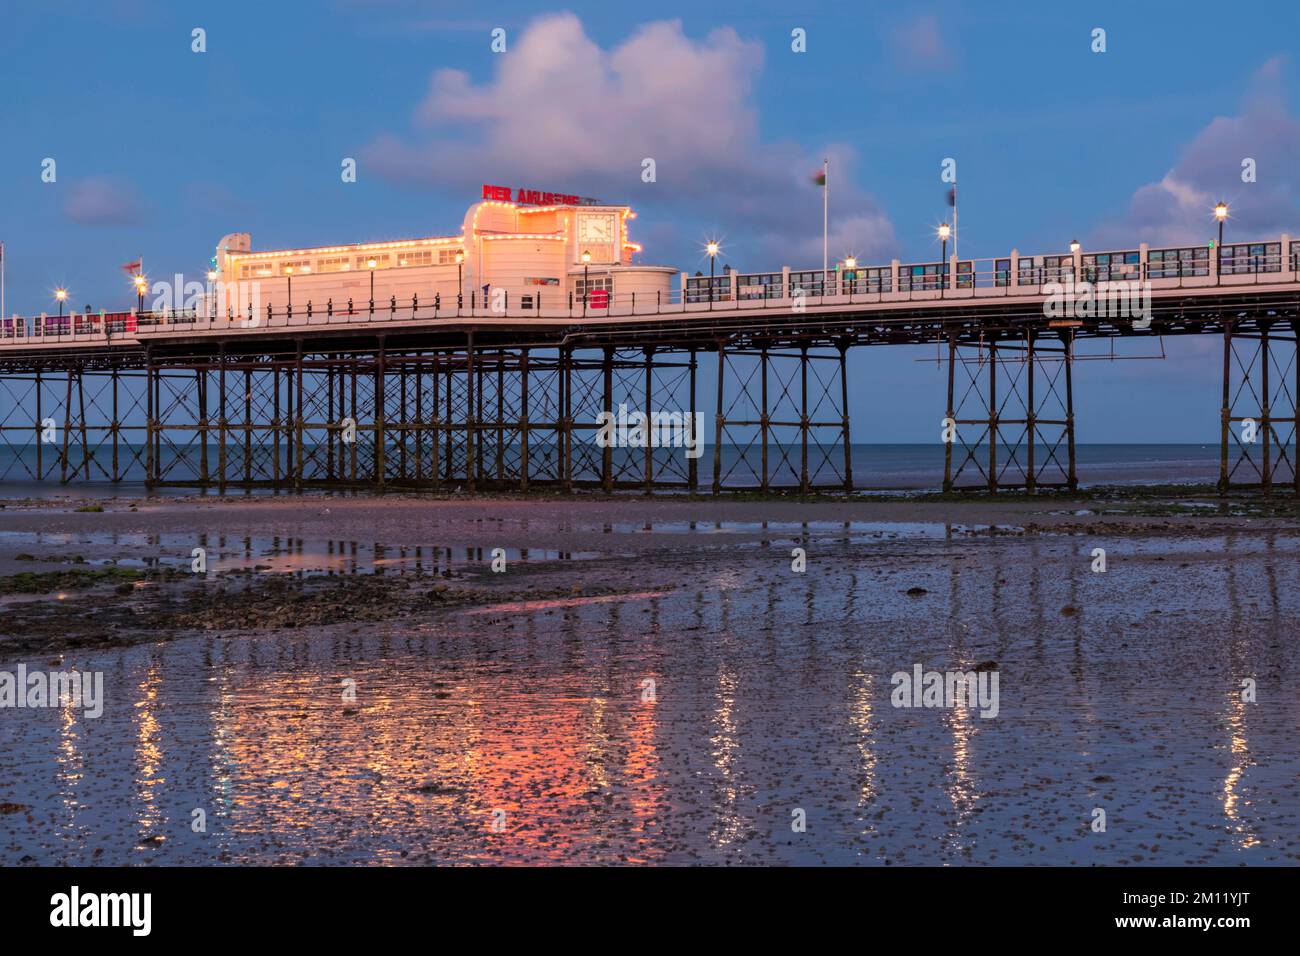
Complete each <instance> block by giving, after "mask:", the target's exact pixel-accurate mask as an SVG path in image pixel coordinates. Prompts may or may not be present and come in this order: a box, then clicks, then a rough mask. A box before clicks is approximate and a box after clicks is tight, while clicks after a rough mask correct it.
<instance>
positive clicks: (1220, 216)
mask: <svg viewBox="0 0 1300 956" xmlns="http://www.w3.org/2000/svg"><path fill="white" fill-rule="evenodd" d="M1214 218H1215V219H1217V220H1219V244H1218V245H1217V246H1215V247H1214V281H1215V284H1216V285H1217V284H1218V283H1221V282H1222V281H1223V221H1224V220H1225V219H1227V218H1228V204H1227V203H1226V202H1223V201H1222V200H1220V201H1219V202H1218V204H1217V205H1216V206H1215V207H1214Z"/></svg>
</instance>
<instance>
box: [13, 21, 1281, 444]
mask: <svg viewBox="0 0 1300 956" xmlns="http://www.w3.org/2000/svg"><path fill="white" fill-rule="evenodd" d="M1248 9H1249V14H1248V15H1241V16H1237V15H1233V13H1232V8H1230V7H1224V6H1223V5H1222V4H1221V3H1220V4H1211V3H1209V2H1187V0H1183V2H1177V3H1175V2H1163V0H1153V2H1143V3H1140V4H1135V3H1132V2H1127V3H1111V2H1090V3H1088V4H1071V5H1045V4H1041V3H1018V2H1012V3H1000V4H990V3H906V2H893V3H889V4H884V3H877V4H851V5H850V4H844V3H817V2H811V3H800V4H789V3H781V4H777V3H767V2H761V0H749V2H743V3H708V4H701V3H698V2H697V3H689V4H688V3H677V2H660V3H656V4H652V5H651V4H631V3H615V4H610V3H600V4H594V3H593V4H587V3H573V4H568V5H566V6H555V7H546V6H541V5H536V4H517V3H509V2H504V3H503V2H485V0H478V2H473V3H460V2H445V3H432V2H427V0H426V2H418V0H325V2H320V3H311V4H308V3H256V4H255V3H245V2H239V0H232V2H227V3H223V4H219V5H209V4H196V3H192V2H170V3H168V2H161V0H98V2H93V3H91V2H72V0H66V2H49V3H42V4H19V3H16V2H14V0H0V81H2V82H0V89H3V90H4V93H3V94H2V95H0V241H3V242H4V243H5V260H6V262H5V265H6V273H7V285H6V300H7V301H6V304H7V309H8V311H9V312H11V313H12V312H18V313H22V314H32V313H36V312H40V311H42V310H47V309H50V310H52V309H53V308H54V302H53V290H54V289H55V288H58V287H66V288H68V289H69V290H70V294H71V298H72V301H73V302H74V303H77V304H78V305H82V304H92V305H93V306H94V307H95V308H100V307H104V308H116V307H129V305H131V304H132V301H131V300H132V299H133V294H132V291H131V289H130V286H129V283H128V282H127V279H126V276H125V274H124V273H123V271H122V269H121V266H122V264H123V263H125V262H128V261H130V260H133V259H135V258H136V257H138V256H143V257H144V259H145V262H146V266H147V269H148V271H149V273H150V274H152V275H155V276H157V275H165V276H170V275H172V274H173V273H176V272H182V273H186V274H193V276H194V277H201V274H202V273H203V271H204V270H206V268H207V262H208V259H209V257H210V256H211V255H212V254H213V251H214V247H215V245H216V243H217V241H218V240H219V239H220V237H221V236H223V235H224V234H226V233H230V232H237V231H244V232H250V233H252V236H253V247H254V249H257V248H278V247H299V246H312V245H324V244H333V243H348V242H364V241H375V240H382V239H394V238H402V237H408V236H424V235H452V234H455V233H456V232H457V230H458V228H459V224H460V222H461V220H462V218H463V216H464V211H465V209H466V207H467V206H468V205H469V204H470V203H471V202H473V201H474V200H475V199H476V198H477V197H478V194H479V192H480V186H481V184H483V183H502V184H506V185H511V186H514V187H519V186H527V187H535V188H540V189H545V190H555V191H562V192H574V193H579V194H582V195H587V196H596V197H599V198H602V199H605V200H607V201H611V202H627V203H630V204H631V205H633V207H634V208H635V209H636V210H637V213H638V218H637V219H636V221H635V222H634V223H633V232H632V238H633V239H634V240H635V241H638V242H641V243H642V244H643V245H644V247H645V252H644V254H643V256H642V261H645V262H651V263H665V264H671V265H674V266H676V267H679V268H683V269H686V270H688V271H694V270H695V269H697V268H704V269H706V270H707V256H706V255H705V254H704V252H703V244H704V242H705V241H707V240H708V239H711V238H717V239H720V240H721V242H722V246H723V253H722V257H721V258H722V261H723V262H725V263H727V264H730V265H732V266H734V267H735V268H738V269H740V270H742V271H760V270H768V269H776V268H779V267H780V266H781V265H783V264H790V265H792V266H796V267H798V266H803V267H805V268H814V267H816V266H819V265H820V261H821V226H822V221H821V212H822V209H821V195H820V192H819V190H818V189H817V188H816V187H815V186H814V185H813V184H812V183H811V181H810V176H811V174H812V173H813V172H814V171H815V170H816V169H817V168H818V167H819V166H820V164H821V160H822V158H823V157H829V158H830V163H831V176H830V190H831V192H830V198H831V202H830V234H831V239H830V253H831V256H832V258H837V259H838V258H842V257H844V256H846V255H855V256H856V257H857V258H858V260H859V262H861V263H863V264H867V263H887V262H888V261H889V260H890V259H891V258H893V257H895V256H897V257H899V258H901V259H903V261H908V260H917V259H933V258H936V257H937V254H938V248H937V246H938V240H937V239H936V238H935V227H936V225H937V224H938V223H939V222H941V221H943V220H944V219H946V218H947V217H948V214H949V210H948V207H947V205H946V199H945V191H946V186H945V185H944V184H943V183H941V181H940V174H941V169H942V163H943V161H944V160H945V159H949V158H951V159H954V160H955V161H956V164H957V179H958V184H959V185H958V188H959V212H960V218H959V237H960V243H961V245H960V253H961V255H962V257H963V258H966V257H972V256H973V257H978V258H984V257H993V256H998V255H1004V254H1006V253H1007V252H1008V251H1009V250H1010V249H1011V248H1013V247H1015V248H1018V249H1020V250H1021V251H1023V252H1035V253H1050V252H1063V251H1065V249H1066V247H1067V246H1068V244H1069V241H1070V240H1071V239H1075V238H1077V239H1079V240H1080V241H1081V242H1082V243H1083V245H1084V248H1085V249H1088V248H1094V249H1097V248H1106V247H1110V248H1117V247H1132V246H1134V245H1135V244H1136V243H1137V242H1141V241H1146V242H1150V243H1152V244H1166V243H1169V244H1173V243H1182V242H1197V243H1203V242H1205V241H1207V240H1208V239H1209V238H1210V237H1211V236H1212V235H1213V229H1214V226H1213V218H1212V215H1211V213H1210V208H1211V207H1212V206H1213V204H1214V203H1215V201H1217V200H1218V199H1220V198H1223V199H1225V200H1226V201H1228V202H1229V203H1230V204H1231V207H1232V218H1231V220H1230V222H1229V224H1228V230H1229V233H1228V234H1229V238H1233V237H1239V238H1243V239H1244V238H1252V239H1255V238H1261V239H1262V238H1266V237H1276V236H1277V235H1279V234H1280V233H1282V232H1289V233H1291V234H1295V235H1300V163H1298V162H1297V157H1300V80H1298V77H1300V63H1297V59H1298V56H1297V54H1298V53H1300V5H1297V4H1296V3H1295V2H1294V0H1261V2H1256V3H1252V4H1251V5H1250V6H1249V8H1248ZM196 28H199V29H202V30H203V31H205V41H206V51H205V52H202V53H196V52H194V50H193V45H194V39H193V31H194V30H195V29H196ZM1099 28H1100V29H1102V30H1104V31H1105V50H1104V52H1094V49H1093V48H1094V46H1095V45H1096V41H1095V39H1094V31H1095V30H1097V29H1099ZM494 30H503V31H505V32H504V38H505V50H504V52H494V51H493V49H492V43H493V31H494ZM794 31H803V34H802V35H803V37H804V38H805V43H804V47H805V48H804V50H803V51H802V52H797V51H796V50H795V49H794V48H793V47H794V46H795V45H796V44H795V40H794V38H793V36H792V33H793V32H794ZM647 157H649V158H653V159H654V160H655V173H656V175H655V181H654V182H644V181H643V177H642V170H643V160H644V159H645V158H647ZM1247 158H1250V159H1253V160H1254V161H1255V164H1254V165H1255V170H1256V177H1255V181H1254V182H1251V183H1245V182H1243V181H1242V177H1241V171H1242V167H1241V164H1242V161H1243V160H1244V159H1247ZM50 159H52V160H54V162H55V166H54V170H55V174H56V176H55V180H54V181H53V182H46V181H44V180H43V176H42V174H43V171H45V170H46V169H48V163H47V160H50ZM345 159H353V160H355V162H356V170H357V176H356V182H344V181H343V177H342V176H341V175H340V170H341V164H342V163H343V161H344V160H345ZM46 178H48V176H47V177H46ZM1119 348H1120V354H1123V355H1128V356H1134V357H1136V356H1145V355H1152V354H1156V355H1158V354H1160V347H1159V343H1157V342H1154V341H1149V340H1141V341H1131V342H1128V343H1125V344H1123V345H1122V346H1120V347H1119ZM1081 351H1083V352H1089V351H1091V352H1098V353H1100V352H1102V351H1103V347H1102V346H1100V345H1098V344H1085V345H1083V346H1081ZM1105 351H1106V352H1107V354H1108V349H1106V350H1105ZM1164 351H1165V353H1166V356H1167V357H1166V358H1165V359H1164V360H1159V361H1156V360H1152V361H1116V362H1109V361H1091V362H1087V363H1086V364H1082V365H1080V366H1079V369H1078V371H1077V373H1076V416H1077V417H1078V419H1079V423H1078V437H1079V440H1080V441H1122V442H1179V441H1188V442H1201V441H1206V442H1215V441H1217V438H1218V414H1219V413H1218V403H1219V399H1220V396H1219V384H1218V380H1219V375H1220V372H1221V369H1220V363H1221V361H1222V357H1221V344H1220V343H1219V342H1218V341H1217V340H1215V339H1213V338H1212V337H1197V338H1195V339H1184V340H1173V339H1171V340H1168V341H1166V343H1165V348H1164ZM933 356H934V350H933V348H929V349H918V348H906V347H900V348H888V349H860V350H857V351H856V352H855V353H854V354H853V357H852V363H853V379H852V381H853V397H852V402H851V404H852V410H853V415H854V428H855V435H854V438H855V440H856V441H881V442H888V441H903V442H911V441H927V440H931V439H933V438H934V435H932V434H931V432H933V433H935V434H936V435H937V431H938V427H939V426H938V419H939V418H940V417H941V415H942V406H943V404H944V387H945V383H946V378H945V375H944V372H943V370H942V369H941V368H939V367H937V366H936V365H935V364H934V363H933V361H931V362H930V363H928V364H927V363H925V362H923V361H918V360H921V359H925V358H930V359H933ZM900 396H904V398H905V400H903V401H900V400H899V399H900Z"/></svg>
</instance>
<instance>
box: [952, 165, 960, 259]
mask: <svg viewBox="0 0 1300 956" xmlns="http://www.w3.org/2000/svg"><path fill="white" fill-rule="evenodd" d="M952 255H953V258H954V259H956V258H957V180H955V179H954V180H953V181H952ZM958 261H959V262H960V261H961V260H960V259H958Z"/></svg>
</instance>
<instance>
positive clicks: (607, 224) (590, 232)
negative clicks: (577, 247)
mask: <svg viewBox="0 0 1300 956" xmlns="http://www.w3.org/2000/svg"><path fill="white" fill-rule="evenodd" d="M578 241H579V242H613V241H614V217H613V216H583V217H582V218H581V219H579V220H578Z"/></svg>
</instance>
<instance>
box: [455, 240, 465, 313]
mask: <svg viewBox="0 0 1300 956" xmlns="http://www.w3.org/2000/svg"><path fill="white" fill-rule="evenodd" d="M464 282H465V253H463V252H458V253H456V314H457V315H460V306H461V299H462V298H463V296H464V295H465V288H464Z"/></svg>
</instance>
